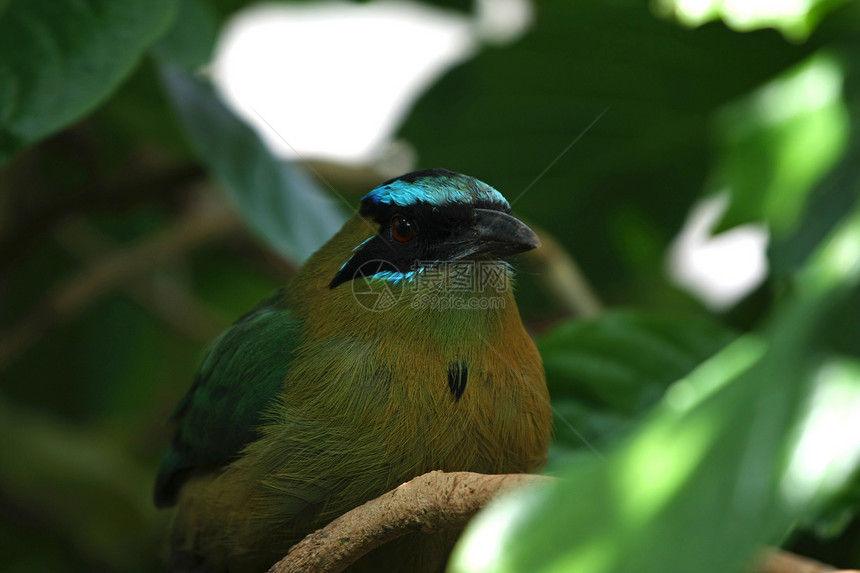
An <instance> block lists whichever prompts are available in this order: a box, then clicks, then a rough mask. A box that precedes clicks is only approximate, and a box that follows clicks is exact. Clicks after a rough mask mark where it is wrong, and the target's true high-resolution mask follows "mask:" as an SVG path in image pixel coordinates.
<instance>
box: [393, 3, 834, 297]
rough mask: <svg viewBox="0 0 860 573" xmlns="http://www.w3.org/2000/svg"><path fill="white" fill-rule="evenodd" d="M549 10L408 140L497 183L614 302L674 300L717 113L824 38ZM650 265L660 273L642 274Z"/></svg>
mask: <svg viewBox="0 0 860 573" xmlns="http://www.w3.org/2000/svg"><path fill="white" fill-rule="evenodd" d="M535 11H536V15H535V16H536V17H535V25H534V27H533V28H531V29H530V30H529V32H528V33H527V34H526V35H525V36H524V37H523V38H522V39H521V40H520V41H518V42H517V43H515V44H512V45H509V46H504V47H501V48H487V49H484V50H483V51H482V52H480V53H479V54H478V55H477V56H476V57H475V58H474V59H472V60H470V61H469V62H467V63H466V64H464V65H462V66H460V67H458V68H455V69H454V70H452V71H451V72H449V73H448V74H447V75H446V76H445V77H444V78H442V80H441V81H439V82H438V83H437V84H436V85H435V86H433V87H432V88H431V89H430V90H429V91H428V92H427V93H426V94H425V95H424V97H423V98H422V99H421V100H420V101H419V102H418V103H417V104H416V106H415V108H414V110H413V111H412V113H411V115H410V116H409V118H408V119H407V121H406V123H405V125H404V127H403V129H402V131H401V135H402V136H403V137H404V138H406V139H407V140H409V141H410V142H411V143H413V144H414V145H415V147H416V148H417V151H418V154H419V161H420V166H422V167H447V168H450V169H454V170H455V171H462V172H465V173H469V174H471V175H474V176H476V177H478V178H480V179H482V180H484V181H487V182H488V183H490V184H491V185H494V186H496V187H497V188H498V189H499V190H500V191H502V193H504V194H505V196H506V197H507V198H508V199H509V200H510V201H512V202H514V208H515V209H516V210H517V212H518V213H519V214H521V215H524V216H526V218H529V219H533V220H535V221H539V222H540V223H541V225H542V226H543V227H545V228H547V230H549V231H550V232H551V233H553V234H554V235H556V236H557V237H558V238H559V239H560V241H562V243H563V244H564V246H565V247H566V248H567V249H568V250H569V251H570V252H571V253H572V255H573V257H574V258H575V259H576V261H577V262H578V263H579V265H580V267H581V268H582V270H583V272H584V273H585V275H586V276H588V278H589V280H590V281H591V282H592V283H593V284H594V285H595V287H596V289H597V290H598V291H599V292H600V293H601V295H602V296H603V297H604V298H605V299H606V300H608V301H610V302H611V301H613V300H624V301H625V304H631V303H633V302H637V301H641V300H643V299H644V298H645V297H646V296H648V295H653V296H655V297H656V296H660V297H662V299H661V300H662V301H665V300H666V298H667V296H670V295H671V292H672V291H671V290H670V289H668V288H666V279H665V277H664V276H663V274H662V273H661V272H660V269H661V268H662V264H663V260H662V257H663V254H664V253H665V250H666V248H667V246H668V245H669V243H670V241H671V240H672V238H673V236H674V234H675V232H676V231H677V230H678V229H679V228H680V227H681V225H682V223H683V221H684V218H685V217H686V215H687V212H688V210H689V207H690V206H691V205H692V203H693V202H694V201H695V200H696V199H697V198H698V197H699V195H700V193H701V189H702V184H703V183H704V180H705V176H706V173H707V166H708V161H709V151H710V149H709V142H708V137H707V135H708V124H709V121H710V114H711V112H712V111H713V110H715V109H718V108H719V107H720V106H722V105H723V104H725V103H727V102H729V101H731V100H733V99H736V98H738V97H739V96H741V95H742V94H744V93H746V92H747V91H749V90H750V89H751V88H753V87H755V86H758V85H760V84H761V83H763V82H764V81H767V80H768V79H770V78H771V77H773V76H774V75H775V74H777V73H779V72H780V71H782V70H784V69H786V68H788V67H790V66H791V65H793V64H795V63H796V62H799V61H801V60H803V59H804V58H805V57H806V56H807V55H808V54H809V53H811V52H812V51H814V50H815V48H816V42H817V41H818V40H817V39H813V40H812V41H810V43H808V44H806V45H803V46H798V45H790V44H788V43H786V42H785V41H784V40H783V39H782V38H781V37H780V36H779V35H778V34H776V33H774V32H771V31H764V32H755V33H750V34H737V33H734V32H731V31H730V30H727V29H726V28H725V27H723V26H722V25H708V26H703V27H701V28H698V29H696V30H685V29H682V28H679V27H678V26H676V25H674V24H672V23H669V22H664V21H660V20H657V19H655V18H654V16H653V14H652V13H651V11H650V10H649V9H648V7H647V3H643V2H605V1H600V0H580V1H577V2H568V1H561V0H557V1H547V2H540V3H537V4H535ZM607 108H608V109H607ZM604 111H606V113H605V114H604V115H603V116H602V117H601V119H599V120H598V121H596V123H594V124H593V126H592V127H591V128H590V129H588V130H587V132H586V133H584V134H583V132H585V131H586V129H587V128H588V127H589V126H590V125H592V122H594V121H595V119H596V118H598V117H599V116H600V114H601V113H602V112H604ZM574 141H576V143H575V144H573V142H574ZM571 144H573V145H572V146H571V147H570V148H569V151H568V152H567V153H563V152H564V151H565V149H567V148H568V146H570V145H571ZM555 160H557V161H556V162H555V163H553V162H554V161H555ZM551 163H552V166H551V167H550V164H551ZM547 168H548V169H547ZM545 170H546V173H545V174H543V175H542V176H541V174H542V173H543V172H544V171H545ZM539 176H540V177H539ZM631 219H633V220H636V221H637V222H638V223H639V228H640V229H647V230H649V233H651V231H652V230H653V234H649V244H648V249H647V250H643V249H641V247H642V245H641V244H640V243H638V242H636V241H635V240H632V239H633V235H631V234H630V233H626V234H625V233H624V231H625V229H626V224H625V222H626V221H628V220H631ZM643 268H650V269H654V272H653V273H652V274H651V275H648V276H647V277H641V276H639V272H640V269H643ZM630 276H634V277H636V279H637V280H635V281H630V279H629V278H630ZM644 278H647V280H648V282H645V281H644V280H643V279H644ZM631 283H632V284H631ZM649 302H650V301H649ZM673 302H674V299H673Z"/></svg>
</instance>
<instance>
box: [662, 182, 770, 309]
mask: <svg viewBox="0 0 860 573" xmlns="http://www.w3.org/2000/svg"><path fill="white" fill-rule="evenodd" d="M728 202H729V194H728V193H721V194H719V195H716V196H713V197H710V198H708V199H705V200H703V201H701V202H700V203H699V204H697V205H695V206H694V207H693V210H692V212H691V213H690V215H689V216H688V218H687V222H686V223H685V225H684V228H683V229H682V230H681V232H680V233H679V234H678V236H677V237H676V238H675V241H674V243H673V244H672V246H671V248H670V250H669V258H668V273H669V277H670V278H671V279H672V280H673V281H674V282H675V283H676V284H677V285H678V286H680V287H682V288H684V289H686V290H687V291H689V292H690V293H691V294H693V295H695V296H697V297H698V298H699V299H700V300H701V301H702V302H703V303H705V305H706V306H708V307H709V308H711V309H713V310H723V309H726V308H729V307H731V306H732V305H734V304H735V303H736V302H738V301H739V300H740V299H741V298H743V297H744V296H745V295H747V294H748V293H749V292H750V291H752V290H753V289H754V288H756V287H757V286H758V285H759V284H761V282H762V281H763V280H764V278H765V277H766V276H767V270H768V266H767V254H766V249H767V243H768V232H767V229H766V228H765V227H764V225H752V224H750V225H741V226H739V227H736V228H734V229H731V230H729V231H726V232H724V233H720V234H719V235H712V234H711V231H712V229H713V228H714V226H715V225H716V224H717V222H718V221H719V219H720V217H721V216H722V214H723V213H724V212H725V210H726V208H727V207H728Z"/></svg>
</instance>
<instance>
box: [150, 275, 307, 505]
mask: <svg viewBox="0 0 860 573" xmlns="http://www.w3.org/2000/svg"><path fill="white" fill-rule="evenodd" d="M300 335H301V325H300V323H299V321H298V320H296V319H295V318H294V317H292V315H291V312H290V310H289V308H288V307H287V304H286V301H285V300H284V294H283V292H282V291H278V292H277V293H275V294H274V295H273V296H271V297H269V298H268V299H266V300H264V301H263V302H261V303H260V304H259V305H258V306H257V307H256V308H254V309H253V310H252V311H250V312H249V313H247V314H246V315H244V316H243V317H242V318H240V319H239V320H237V321H236V322H235V323H234V324H233V325H232V326H231V327H230V328H228V329H227V330H226V331H225V332H224V333H222V334H221V336H220V337H218V339H217V340H216V341H215V343H214V344H213V345H212V347H211V348H210V349H209V351H208V352H207V354H206V356H205V357H204V358H203V362H202V364H201V366H200V369H199V371H198V372H197V375H196V377H195V379H194V384H193V385H192V387H191V389H190V390H189V391H188V393H187V394H186V395H185V397H184V398H183V399H182V401H181V402H180V403H179V405H178V406H177V408H176V411H175V412H174V413H173V416H172V421H173V422H174V423H175V424H176V431H175V434H174V436H173V440H172V442H171V445H170V449H169V450H168V452H167V454H166V455H165V457H164V459H163V460H162V462H161V468H160V469H159V472H158V477H157V479H156V484H155V505H156V506H158V507H169V506H172V505H174V504H175V503H176V498H177V495H178V493H179V490H180V488H181V487H182V484H183V483H185V480H186V479H188V477H189V476H190V475H192V474H199V473H205V472H212V471H216V470H218V469H220V468H222V467H224V466H226V465H228V464H229V463H230V462H232V461H233V460H235V459H236V457H237V456H238V455H239V453H240V452H241V450H242V448H244V447H245V446H246V445H247V444H248V443H250V442H252V441H254V440H255V439H256V438H257V437H258V433H257V432H258V428H259V426H260V425H261V424H262V423H263V421H264V419H263V416H264V412H265V411H266V407H267V406H268V405H269V404H270V403H271V402H272V400H273V399H274V398H275V397H276V396H277V395H278V393H279V392H280V391H281V390H282V388H283V384H284V379H285V377H286V375H287V371H288V370H289V367H290V361H291V359H292V354H293V351H294V350H295V348H296V347H297V346H298V344H299V339H300Z"/></svg>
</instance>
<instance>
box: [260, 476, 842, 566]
mask: <svg viewBox="0 0 860 573" xmlns="http://www.w3.org/2000/svg"><path fill="white" fill-rule="evenodd" d="M553 481H555V478H551V477H547V476H538V475H530V474H501V475H484V474H477V473H472V472H453V473H445V472H441V471H433V472H429V473H426V474H424V475H422V476H418V477H416V478H414V479H412V480H411V481H408V482H406V483H404V484H401V485H400V486H398V487H397V488H395V489H393V490H391V491H389V492H387V493H385V494H383V495H381V496H379V497H378V498H376V499H373V500H371V501H369V502H367V503H365V504H364V505H361V506H359V507H356V508H355V509H353V510H352V511H349V512H347V513H345V514H343V515H342V516H340V517H339V518H337V519H335V520H334V521H332V522H331V523H329V524H328V525H327V526H326V527H324V528H322V529H320V530H318V531H315V532H314V533H311V534H310V535H308V536H307V537H305V538H304V539H303V540H302V541H300V542H299V543H297V544H296V545H294V546H293V547H292V549H290V552H289V553H288V554H287V555H286V557H284V558H283V559H281V560H280V561H279V562H278V563H276V564H275V565H274V566H272V568H271V569H269V573H294V572H295V573H298V572H307V573H323V572H325V573H338V572H340V571H343V570H344V569H345V568H346V567H348V566H349V565H351V564H352V563H354V562H356V561H357V560H358V559H360V558H361V557H362V556H364V555H365V554H367V553H368V552H370V551H372V550H373V549H375V548H377V547H379V546H380V545H383V544H385V543H388V542H389V541H392V540H394V539H397V538H398V537H401V536H403V535H406V534H408V533H415V532H421V533H428V534H429V533H437V532H439V531H443V530H449V529H450V530H459V529H463V528H464V527H465V526H466V524H467V523H468V522H469V520H470V519H471V518H472V517H473V516H474V514H475V513H477V512H478V510H480V509H481V508H483V507H484V506H486V505H487V503H489V501H490V500H491V499H493V498H494V497H495V496H496V495H498V494H500V493H502V492H504V491H509V490H512V489H514V488H518V487H525V486H537V485H539V484H544V485H546V484H548V483H552V482H553ZM752 571H753V572H754V573H832V572H833V571H836V569H834V568H833V567H830V566H829V565H824V564H822V563H818V562H816V561H812V560H811V559H807V558H805V557H800V556H798V555H794V554H792V553H789V552H787V551H782V550H778V549H767V550H765V551H762V553H761V556H760V558H759V559H758V560H757V562H756V563H755V564H754V566H753V569H752ZM842 573H858V572H856V571H853V572H852V571H844V572H842Z"/></svg>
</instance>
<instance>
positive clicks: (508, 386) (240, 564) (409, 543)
mask: <svg viewBox="0 0 860 573" xmlns="http://www.w3.org/2000/svg"><path fill="white" fill-rule="evenodd" d="M509 213H510V206H509V204H508V202H507V201H506V200H505V198H504V197H503V196H502V195H501V194H500V193H499V192H498V191H496V190H495V189H494V188H492V187H490V186H489V185H487V184H485V183H483V182H481V181H478V180H477V179H474V178H472V177H468V176H465V175H461V174H458V173H453V172H450V171H446V170H444V169H431V170H426V171H418V172H415V173H409V174H406V175H403V176H401V177H398V178H396V179H392V180H390V181H388V182H386V183H383V184H382V185H380V186H379V187H377V188H376V189H374V190H373V191H371V192H370V193H369V194H367V195H366V196H365V197H364V198H363V199H362V201H361V207H360V210H359V211H358V213H357V214H356V215H355V216H353V217H352V218H351V219H350V220H349V221H347V222H346V223H345V224H344V226H343V228H342V229H341V230H340V231H339V232H338V233H337V234H336V235H335V236H334V237H333V238H332V239H331V240H329V241H328V242H327V243H326V244H325V245H324V246H323V247H322V248H320V249H319V251H317V252H316V253H315V254H314V255H313V256H311V258H310V259H308V261H307V262H305V263H304V265H302V267H301V268H300V269H299V270H298V272H297V273H296V274H295V275H294V276H293V277H292V278H291V279H290V280H289V282H288V283H287V285H286V287H285V288H284V289H282V290H281V291H279V292H278V293H276V294H275V295H274V296H272V297H270V298H269V299H267V300H265V301H263V302H262V303H260V304H259V305H258V306H257V307H256V308H254V309H253V310H251V311H250V312H249V313H248V314H246V315H245V316H243V317H242V318H240V319H239V320H238V321H237V322H236V323H235V324H233V325H232V326H231V327H230V328H229V329H227V330H226V331H225V332H224V333H223V334H222V335H221V336H220V337H219V338H218V339H217V340H216V341H215V343H214V344H213V345H212V347H211V349H210V350H209V351H208V353H207V354H206V356H205V357H204V359H203V362H202V365H201V366H200V370H199V372H198V374H197V376H196V378H195V380H194V384H193V386H192V387H191V389H190V391H189V392H188V393H187V394H186V395H185V397H184V398H183V399H182V401H181V402H180V404H179V406H178V407H177V410H176V412H175V413H174V415H173V421H174V422H175V424H176V432H175V435H174V437H173V441H172V443H171V445H170V449H169V451H168V453H167V454H166V456H165V458H164V460H163V462H162V465H161V470H160V472H159V474H158V479H157V483H156V487H155V501H156V504H157V505H158V506H159V507H168V506H173V505H175V506H176V510H175V513H174V515H173V519H172V522H171V533H170V542H171V551H172V556H171V564H172V567H173V568H174V570H188V571H211V572H213V573H215V572H222V571H229V572H231V573H232V572H245V571H248V572H253V571H265V570H266V569H267V568H268V567H269V566H270V565H272V564H273V563H274V562H276V561H277V560H278V559H279V558H281V557H283V556H284V555H285V554H286V553H287V551H288V549H289V548H290V546H291V545H292V544H293V543H295V542H297V541H298V540H300V539H301V538H302V537H304V536H305V535H306V534H308V533H310V532H312V531H314V530H315V529H317V528H319V527H322V526H323V525H325V524H326V523H328V522H329V521H331V520H332V519H334V518H335V517H337V516H339V515H341V514H342V513H344V512H346V511H348V510H350V509H352V508H354V507H356V506H358V505H360V504H362V503H364V502H365V501H367V500H369V499H372V498H374V497H377V496H379V495H381V494H382V493H384V492H386V491H388V490H390V489H392V488H394V487H396V486H397V485H399V484H400V483H402V482H404V481H407V480H409V479H411V478H412V477H415V476H417V475H420V474H422V473H425V472H428V471H430V470H437V469H438V470H446V471H460V470H468V471H474V472H482V473H512V472H529V471H533V470H536V469H538V468H539V467H540V466H541V465H542V464H543V462H544V461H545V458H546V453H547V443H548V440H549V436H550V428H551V420H552V416H551V411H550V406H549V398H548V395H547V389H546V382H545V379H544V372H543V367H542V364H541V359H540V356H539V354H538V352H537V349H536V348H535V345H534V343H533V342H532V340H531V338H530V337H529V335H528V334H527V333H526V330H525V328H524V327H523V324H522V322H521V320H520V315H519V311H518V309H517V306H516V303H515V301H514V297H513V293H512V290H511V286H512V285H511V282H510V281H511V279H512V274H513V270H512V267H511V265H510V264H509V263H508V262H506V261H505V260H504V259H505V257H507V256H509V255H512V254H515V253H519V252H523V251H527V250H529V249H533V248H535V247H537V246H538V245H539V242H538V238H537V236H536V235H535V234H534V232H532V231H531V229H529V228H528V227H527V226H526V225H525V224H523V223H522V222H521V221H519V220H518V219H516V218H514V217H512V216H511V215H510V214H509ZM454 540H455V534H435V535H423V534H411V535H407V536H405V537H403V538H400V539H398V540H396V541H394V542H392V543H389V544H387V545H384V546H382V547H380V548H378V549H376V550H374V551H372V552H371V553H369V554H368V555H366V556H365V557H364V558H362V559H361V560H360V561H359V562H357V563H356V564H355V565H353V567H352V568H351V570H355V571H433V570H440V569H442V568H443V567H444V563H445V558H446V556H447V553H448V551H449V550H450V548H451V545H452V543H453V541H454Z"/></svg>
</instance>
